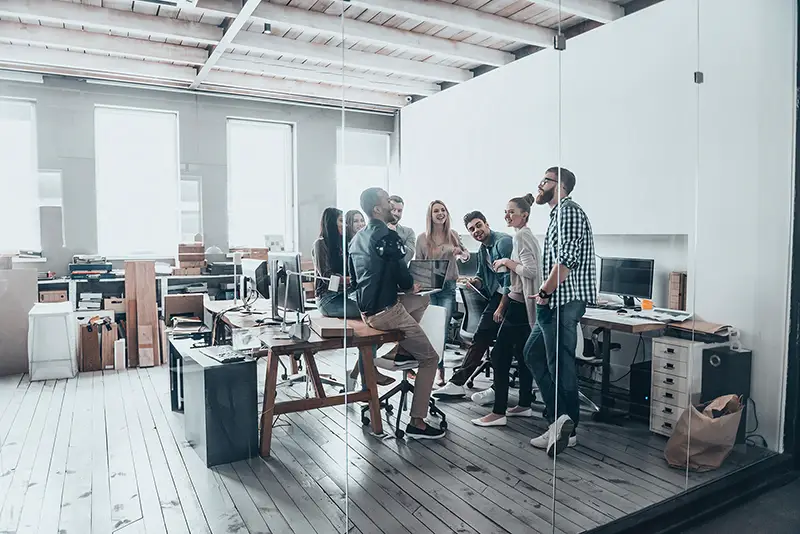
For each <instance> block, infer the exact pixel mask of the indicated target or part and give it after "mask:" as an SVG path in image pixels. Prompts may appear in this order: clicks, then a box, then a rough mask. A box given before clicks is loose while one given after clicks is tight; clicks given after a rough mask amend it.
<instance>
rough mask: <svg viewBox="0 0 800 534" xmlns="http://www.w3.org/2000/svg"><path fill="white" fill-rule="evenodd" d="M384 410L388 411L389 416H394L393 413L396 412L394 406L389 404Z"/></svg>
mask: <svg viewBox="0 0 800 534" xmlns="http://www.w3.org/2000/svg"><path fill="white" fill-rule="evenodd" d="M384 409H385V410H386V413H388V414H389V415H392V412H393V411H394V406H392V405H391V404H389V405H387V406H386V407H385V408H384Z"/></svg>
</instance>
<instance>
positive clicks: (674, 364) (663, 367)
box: [653, 356, 689, 378]
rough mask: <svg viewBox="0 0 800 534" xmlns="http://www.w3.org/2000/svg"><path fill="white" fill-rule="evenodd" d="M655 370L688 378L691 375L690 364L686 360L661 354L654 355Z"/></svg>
mask: <svg viewBox="0 0 800 534" xmlns="http://www.w3.org/2000/svg"><path fill="white" fill-rule="evenodd" d="M653 371H654V372H658V373H663V374H665V375H670V376H679V377H682V378H687V377H688V376H689V374H688V371H689V365H688V364H687V363H686V362H679V361H677V360H671V359H668V358H662V357H661V356H653Z"/></svg>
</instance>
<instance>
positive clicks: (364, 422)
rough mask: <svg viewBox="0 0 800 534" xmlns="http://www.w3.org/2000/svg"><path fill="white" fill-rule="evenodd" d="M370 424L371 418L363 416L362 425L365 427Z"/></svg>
mask: <svg viewBox="0 0 800 534" xmlns="http://www.w3.org/2000/svg"><path fill="white" fill-rule="evenodd" d="M369 423H370V421H369V417H367V416H366V415H364V416H362V417H361V424H362V425H364V426H369Z"/></svg>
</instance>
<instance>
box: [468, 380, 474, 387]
mask: <svg viewBox="0 0 800 534" xmlns="http://www.w3.org/2000/svg"><path fill="white" fill-rule="evenodd" d="M474 385H475V384H474V383H473V382H472V380H470V381H469V382H467V387H468V388H469V389H472V386H474Z"/></svg>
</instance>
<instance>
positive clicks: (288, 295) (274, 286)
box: [269, 252, 306, 322]
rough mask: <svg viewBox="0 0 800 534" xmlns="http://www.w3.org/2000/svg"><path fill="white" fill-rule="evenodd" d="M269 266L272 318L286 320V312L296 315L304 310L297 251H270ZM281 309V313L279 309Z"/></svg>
mask: <svg viewBox="0 0 800 534" xmlns="http://www.w3.org/2000/svg"><path fill="white" fill-rule="evenodd" d="M269 266H270V272H271V273H272V276H271V277H270V280H271V282H272V283H271V290H272V318H273V319H275V320H276V321H278V320H283V321H284V322H286V320H287V319H288V314H289V313H290V312H295V313H296V314H297V315H298V317H299V315H300V314H303V313H305V312H306V301H305V294H304V291H303V284H302V281H301V275H300V273H301V271H300V253H299V252H270V253H269ZM281 310H282V311H283V315H281V314H280V311H281Z"/></svg>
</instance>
